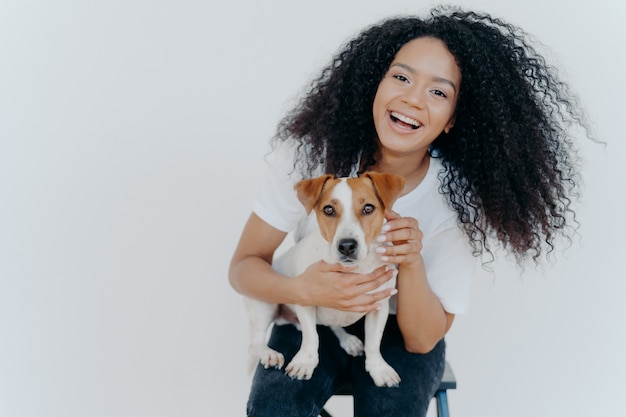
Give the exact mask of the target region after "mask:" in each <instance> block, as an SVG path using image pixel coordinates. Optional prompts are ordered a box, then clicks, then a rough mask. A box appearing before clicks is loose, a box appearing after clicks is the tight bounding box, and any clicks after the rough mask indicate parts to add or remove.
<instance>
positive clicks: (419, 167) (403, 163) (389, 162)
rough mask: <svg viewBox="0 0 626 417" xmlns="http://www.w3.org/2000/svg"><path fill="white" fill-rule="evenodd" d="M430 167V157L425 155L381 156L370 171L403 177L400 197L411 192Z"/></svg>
mask: <svg viewBox="0 0 626 417" xmlns="http://www.w3.org/2000/svg"><path fill="white" fill-rule="evenodd" d="M429 166H430V156H429V155H428V153H425V154H424V155H422V156H421V157H417V158H407V157H392V156H389V155H387V156H386V157H385V156H384V155H383V156H382V157H379V161H378V162H377V163H376V165H374V166H373V167H372V170H374V171H377V172H383V173H386V174H395V175H399V176H401V177H404V180H405V183H404V188H403V189H402V193H400V196H403V195H405V194H408V193H410V192H411V191H413V190H414V189H415V188H416V187H417V186H418V185H419V184H420V183H421V182H422V180H423V179H424V177H426V173H427V172H428V167H429Z"/></svg>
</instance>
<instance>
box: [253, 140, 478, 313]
mask: <svg viewBox="0 0 626 417" xmlns="http://www.w3.org/2000/svg"><path fill="white" fill-rule="evenodd" d="M293 161H294V159H293V155H291V154H290V153H289V151H288V150H287V149H285V148H284V147H283V148H279V149H278V150H275V151H274V152H273V153H272V155H270V157H269V159H268V162H269V164H268V170H267V174H266V179H265V183H264V185H263V187H262V188H261V190H260V193H259V195H258V198H257V200H256V202H255V205H254V212H255V213H256V215H257V216H259V217H260V218H261V219H262V220H263V221H265V222H267V223H268V224H269V225H271V226H272V227H275V228H276V229H278V230H281V231H283V232H294V233H295V234H294V238H295V240H296V241H299V240H300V239H302V237H304V236H306V235H307V234H308V233H309V232H310V231H311V230H313V228H314V227H317V220H316V219H315V215H314V214H313V213H311V215H309V216H307V215H306V212H305V210H304V207H303V206H302V204H301V203H300V202H299V201H298V198H297V197H296V193H295V191H294V189H293V186H294V185H295V183H296V182H298V181H299V180H301V179H302V178H303V176H302V174H301V173H299V172H297V171H296V170H295V169H294V167H293ZM442 169H443V167H442V165H441V162H440V161H439V160H438V159H435V158H431V160H430V165H429V168H428V172H427V173H426V176H425V177H424V179H423V180H422V182H421V183H420V184H419V186H418V187H416V188H415V189H414V190H412V191H411V192H410V193H408V194H406V195H404V196H402V197H400V198H399V199H398V200H397V201H396V202H395V204H394V205H393V211H395V212H396V213H398V214H400V215H401V216H403V217H413V218H415V219H417V221H418V222H419V227H420V230H421V231H422V233H423V235H424V236H423V239H422V247H423V248H422V259H423V260H424V266H425V268H426V276H427V278H428V283H429V284H430V286H431V288H432V290H433V292H434V293H435V294H436V295H437V297H438V298H439V301H440V302H441V304H442V306H443V308H444V309H445V310H446V311H447V312H449V313H451V314H462V313H465V312H466V311H467V309H468V306H469V298H470V286H471V281H472V277H473V276H474V273H475V268H476V265H477V263H478V262H477V260H478V258H476V257H474V256H473V255H472V248H471V246H470V244H469V242H468V238H467V236H466V235H465V233H464V232H463V231H462V230H461V229H460V228H459V226H458V225H457V215H456V212H455V211H454V210H452V209H451V208H450V206H449V205H448V203H447V200H446V197H445V196H444V195H443V194H441V193H440V192H439V185H440V181H439V178H438V177H437V174H438V173H439V172H440V171H441V170H442ZM390 307H391V308H390V312H391V313H395V311H396V299H395V297H392V299H391V305H390Z"/></svg>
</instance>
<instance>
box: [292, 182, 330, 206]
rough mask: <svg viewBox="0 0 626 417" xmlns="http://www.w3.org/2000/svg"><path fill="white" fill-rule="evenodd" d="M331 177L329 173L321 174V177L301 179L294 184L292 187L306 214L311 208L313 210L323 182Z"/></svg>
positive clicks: (322, 187)
mask: <svg viewBox="0 0 626 417" xmlns="http://www.w3.org/2000/svg"><path fill="white" fill-rule="evenodd" d="M332 178H334V177H333V176H332V175H330V174H328V175H322V176H321V177H317V178H310V179H306V180H302V181H300V182H298V183H297V184H296V185H294V187H293V188H294V189H295V190H296V194H297V195H298V200H300V202H301V203H302V205H303V206H304V208H305V209H306V214H309V213H310V212H311V210H313V207H315V203H317V201H318V200H319V198H320V195H321V194H322V190H323V189H324V184H326V181H328V180H330V179H332Z"/></svg>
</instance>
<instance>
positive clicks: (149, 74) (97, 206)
mask: <svg viewBox="0 0 626 417" xmlns="http://www.w3.org/2000/svg"><path fill="white" fill-rule="evenodd" d="M616 3H618V2H616V1H613V0H598V1H595V2H582V3H579V4H576V5H573V4H572V3H571V2H570V1H565V0H563V1H552V2H551V1H546V0H527V1H524V2H509V3H507V2H502V1H499V0H498V1H496V0H493V1H489V0H473V1H472V0H467V1H463V2H462V4H464V5H467V6H468V7H470V8H476V9H483V10H486V11H490V12H492V13H493V14H495V15H498V16H502V17H504V18H506V19H508V20H510V21H512V22H514V23H517V24H519V25H521V26H523V27H524V28H526V29H527V30H528V31H529V32H531V33H533V34H535V35H536V36H537V37H538V38H539V39H540V40H541V41H542V42H543V43H545V44H547V45H549V46H550V48H551V49H552V51H554V55H553V56H552V58H551V59H552V60H553V62H556V63H557V64H558V65H559V66H560V67H562V68H563V69H564V70H565V74H566V76H567V79H569V80H570V81H571V83H572V85H573V86H574V87H575V89H576V90H577V91H578V93H579V94H580V96H581V99H582V101H583V102H584V104H585V106H586V108H587V109H588V111H589V113H590V115H591V118H592V119H593V121H594V123H595V125H596V129H597V133H598V135H599V136H600V137H601V138H602V139H604V140H606V141H607V142H608V146H607V147H606V148H604V147H602V146H598V145H595V144H592V143H589V142H588V141H583V142H582V156H583V157H584V158H585V160H586V165H585V170H584V176H585V180H586V190H585V194H584V197H583V199H582V200H581V202H580V203H579V205H578V207H579V209H578V210H579V211H578V213H579V220H580V221H581V224H582V226H581V228H580V239H578V240H576V241H575V242H574V244H573V246H572V247H571V248H570V249H568V250H567V251H566V252H565V253H564V254H563V253H562V252H561V251H559V254H558V260H557V261H556V263H555V264H554V265H548V266H546V267H545V268H544V270H543V272H541V271H532V270H529V271H526V273H525V274H524V275H523V276H521V277H520V275H519V271H518V270H516V269H515V268H514V266H513V265H512V264H511V263H507V262H498V263H497V264H496V265H495V274H493V275H492V274H488V273H484V274H482V275H481V276H480V277H479V278H478V279H477V280H476V283H475V288H474V296H473V307H472V310H471V312H470V313H469V314H467V315H466V316H463V317H459V318H458V320H457V321H456V323H455V326H454V327H453V329H452V331H451V333H450V335H449V337H448V346H449V359H450V361H451V362H452V364H453V366H454V369H455V371H456V374H457V378H458V381H459V389H458V390H456V391H454V392H453V393H451V395H450V400H451V408H452V412H453V415H454V416H455V417H464V416H470V417H472V416H498V417H500V416H503V415H506V416H508V417H513V416H519V417H528V416H549V415H568V416H587V415H599V414H601V413H605V414H609V413H611V414H614V415H616V414H617V415H618V414H620V412H621V413H624V411H626V404H624V400H623V395H622V392H623V388H624V383H623V376H624V375H625V374H626V359H625V358H624V353H623V352H625V351H626V335H625V331H624V325H623V323H622V320H623V317H625V316H626V303H624V301H623V298H624V293H625V291H626V283H625V279H626V267H625V266H624V264H623V259H624V258H623V257H624V253H625V249H626V244H625V243H624V238H623V236H624V235H626V222H625V221H624V216H623V213H624V209H623V206H624V203H625V198H624V192H625V191H626V187H624V182H623V181H624V180H623V178H624V175H623V173H622V168H623V159H624V157H626V145H625V142H626V141H625V138H624V135H623V128H622V125H623V119H624V116H623V109H624V104H623V100H624V97H626V85H625V82H624V74H626V48H625V47H624V42H625V41H626V30H625V29H624V28H625V26H626V25H625V24H624V22H623V15H624V12H625V11H626V9H625V7H624V6H617V5H615V4H616ZM426 8H427V3H426V2H416V1H394V0H385V1H362V0H353V1H343V2H339V1H336V0H332V1H315V2H307V3H303V4H300V2H294V1H265V2H254V1H251V0H243V1H238V2H219V5H216V2H207V1H190V0H182V1H177V2H173V1H172V2H167V1H140V0H126V1H120V0H111V1H106V2H105V1H101V2H94V1H92V2H87V1H71V0H58V1H54V2H50V1H37V0H20V1H10V0H9V1H4V2H2V3H0V416H7V417H22V416H29V417H30V416H33V417H35V416H36V417H53V416H54V417H57V416H58V417H74V416H76V417H84V416H89V417H99V416H103V417H104V416H107V417H110V416H114V417H122V416H150V417H157V416H209V415H220V416H240V415H243V414H244V411H243V410H244V404H245V399H246V395H247V385H246V384H247V379H246V375H245V366H244V363H245V361H244V358H245V354H246V343H247V335H246V319H245V315H244V310H243V307H242V304H241V300H240V297H239V296H238V295H237V294H236V293H235V292H234V291H233V290H232V289H231V288H230V287H229V285H228V284H227V279H226V270H227V265H228V261H229V258H230V255H231V253H232V251H233V249H234V247H235V244H236V241H237V239H238V235H239V233H240V231H241V228H242V227H243V224H244V222H245V220H246V218H247V216H248V214H249V212H250V208H251V204H252V201H253V198H254V196H255V193H256V191H257V189H258V186H259V184H260V181H261V178H260V175H259V173H260V172H261V171H262V169H263V158H262V155H263V153H264V152H265V150H266V149H267V143H268V140H269V138H270V136H271V135H272V133H273V130H274V126H275V124H276V122H277V121H278V119H279V118H280V116H281V115H282V113H283V112H284V111H285V110H286V109H287V108H288V107H289V104H290V103H291V100H292V99H293V98H294V97H295V95H296V93H297V92H298V91H300V89H302V88H303V87H304V86H305V84H306V82H307V80H309V79H310V78H311V77H312V76H313V75H315V74H316V72H317V70H318V69H319V68H320V67H321V66H322V65H324V64H325V63H326V62H327V60H328V59H329V57H330V54H331V53H332V52H333V51H335V50H336V48H337V47H338V46H339V44H340V43H341V42H343V41H344V40H346V39H347V38H348V37H350V36H352V35H353V34H354V33H355V32H356V31H358V30H359V29H361V28H362V27H363V26H365V25H368V24H370V23H373V22H374V21H377V20H379V19H381V18H383V17H386V16H389V15H391V14H395V13H398V12H405V11H409V12H422V11H424V10H425V9H426ZM333 407H334V409H335V410H339V409H341V408H345V404H342V403H341V401H336V402H335V403H334V404H333Z"/></svg>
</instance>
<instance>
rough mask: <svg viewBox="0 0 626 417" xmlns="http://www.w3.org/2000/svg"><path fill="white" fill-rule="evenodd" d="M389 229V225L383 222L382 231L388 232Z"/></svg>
mask: <svg viewBox="0 0 626 417" xmlns="http://www.w3.org/2000/svg"><path fill="white" fill-rule="evenodd" d="M389 229H391V226H389V225H388V224H383V232H388V231H389Z"/></svg>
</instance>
